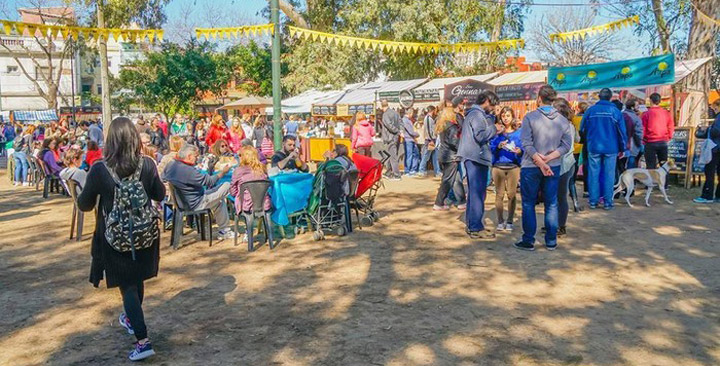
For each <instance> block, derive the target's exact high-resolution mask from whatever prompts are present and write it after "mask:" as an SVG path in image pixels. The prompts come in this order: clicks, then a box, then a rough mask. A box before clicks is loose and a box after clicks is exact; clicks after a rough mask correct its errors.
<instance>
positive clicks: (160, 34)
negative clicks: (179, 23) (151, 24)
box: [155, 29, 165, 42]
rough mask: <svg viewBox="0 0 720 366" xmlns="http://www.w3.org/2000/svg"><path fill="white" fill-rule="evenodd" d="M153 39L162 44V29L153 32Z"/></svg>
mask: <svg viewBox="0 0 720 366" xmlns="http://www.w3.org/2000/svg"><path fill="white" fill-rule="evenodd" d="M155 37H157V40H158V41H159V42H162V41H163V38H164V37H165V31H164V30H162V29H158V30H157V31H156V32H155Z"/></svg>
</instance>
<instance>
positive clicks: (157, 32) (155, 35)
mask: <svg viewBox="0 0 720 366" xmlns="http://www.w3.org/2000/svg"><path fill="white" fill-rule="evenodd" d="M0 23H2V30H1V31H2V32H4V33H5V34H6V35H10V34H12V31H13V28H14V29H15V30H16V31H17V34H19V35H26V33H25V30H27V35H29V36H31V37H32V36H37V35H42V36H43V37H50V38H53V39H54V38H58V37H62V38H68V37H72V38H73V39H76V40H77V39H78V38H79V36H82V37H83V38H85V39H87V40H88V41H89V40H93V39H95V40H98V39H100V38H103V39H105V40H109V39H110V36H112V37H113V38H114V39H115V40H116V41H118V42H119V41H120V37H122V38H123V39H124V40H125V41H129V40H133V41H134V40H137V39H138V37H139V38H140V40H145V38H146V37H147V39H148V40H149V41H150V42H154V41H155V39H158V40H160V41H162V38H163V35H164V33H163V31H162V29H146V30H126V29H115V28H87V27H75V26H64V25H46V24H36V23H23V22H13V21H10V20H0Z"/></svg>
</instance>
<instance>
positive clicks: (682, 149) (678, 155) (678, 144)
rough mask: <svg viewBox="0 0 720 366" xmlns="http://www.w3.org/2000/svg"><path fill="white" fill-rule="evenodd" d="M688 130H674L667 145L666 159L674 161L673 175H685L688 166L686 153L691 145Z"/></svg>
mask: <svg viewBox="0 0 720 366" xmlns="http://www.w3.org/2000/svg"><path fill="white" fill-rule="evenodd" d="M690 132H691V131H690V129H689V128H676V129H675V133H673V138H672V140H670V142H669V143H668V157H669V158H671V159H673V160H674V161H675V166H676V167H675V169H674V170H673V173H680V174H685V173H686V172H687V166H688V152H689V151H691V150H689V148H690V143H691V139H690V137H691V134H690Z"/></svg>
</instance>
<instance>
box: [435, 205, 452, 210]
mask: <svg viewBox="0 0 720 366" xmlns="http://www.w3.org/2000/svg"><path fill="white" fill-rule="evenodd" d="M449 209H450V206H447V205H446V206H438V205H433V211H447V210H449Z"/></svg>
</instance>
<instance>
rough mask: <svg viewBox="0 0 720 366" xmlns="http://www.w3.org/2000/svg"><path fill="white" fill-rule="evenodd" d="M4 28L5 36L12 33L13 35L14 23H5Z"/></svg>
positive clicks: (3, 23)
mask: <svg viewBox="0 0 720 366" xmlns="http://www.w3.org/2000/svg"><path fill="white" fill-rule="evenodd" d="M2 26H3V32H5V34H6V35H8V36H9V35H10V33H12V29H13V24H12V22H8V21H3V22H2Z"/></svg>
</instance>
